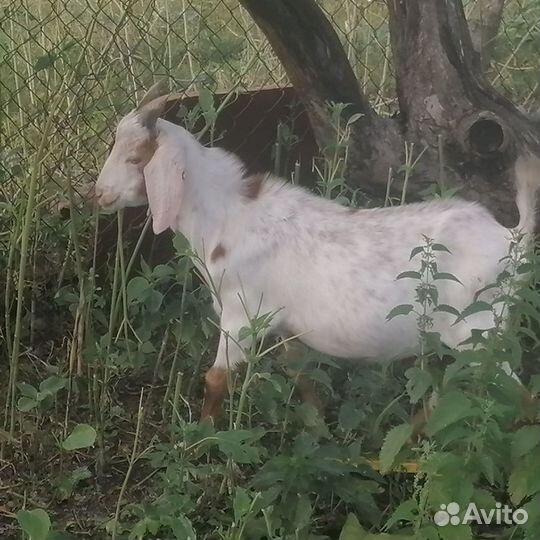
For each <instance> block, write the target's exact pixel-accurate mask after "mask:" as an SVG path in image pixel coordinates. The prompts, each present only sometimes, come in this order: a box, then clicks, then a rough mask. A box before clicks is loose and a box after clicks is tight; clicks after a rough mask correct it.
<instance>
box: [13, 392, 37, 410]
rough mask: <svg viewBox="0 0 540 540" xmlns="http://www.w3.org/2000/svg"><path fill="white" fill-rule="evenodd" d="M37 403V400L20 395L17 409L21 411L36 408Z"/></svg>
mask: <svg viewBox="0 0 540 540" xmlns="http://www.w3.org/2000/svg"><path fill="white" fill-rule="evenodd" d="M37 405H38V402H37V401H36V400H35V399H31V398H27V397H25V396H22V397H20V398H19V400H18V401H17V409H19V411H21V412H28V411H31V410H32V409H34V408H36V407H37Z"/></svg>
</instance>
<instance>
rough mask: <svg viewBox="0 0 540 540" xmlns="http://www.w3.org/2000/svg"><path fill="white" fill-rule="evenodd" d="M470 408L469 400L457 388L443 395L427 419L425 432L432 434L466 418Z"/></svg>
mask: <svg viewBox="0 0 540 540" xmlns="http://www.w3.org/2000/svg"><path fill="white" fill-rule="evenodd" d="M471 409H472V403H471V400H470V399H469V398H468V397H467V396H466V395H465V394H464V393H463V392H460V391H459V390H454V391H452V392H448V394H446V395H444V396H443V397H442V398H441V400H440V401H439V403H438V404H437V406H436V407H435V410H434V411H433V413H432V414H431V416H430V417H429V419H428V422H427V425H426V433H427V435H428V436H430V437H431V436H433V435H435V434H436V433H438V432H439V431H441V430H443V429H445V428H447V427H448V426H450V425H451V424H454V423H455V422H458V421H459V420H462V419H463V418H466V417H467V416H468V415H469V414H470V412H471Z"/></svg>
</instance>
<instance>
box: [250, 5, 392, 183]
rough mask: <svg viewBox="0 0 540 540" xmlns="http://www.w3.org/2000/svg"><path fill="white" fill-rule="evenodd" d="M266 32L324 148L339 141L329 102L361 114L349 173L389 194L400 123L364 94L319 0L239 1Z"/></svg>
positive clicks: (353, 135) (352, 146)
mask: <svg viewBox="0 0 540 540" xmlns="http://www.w3.org/2000/svg"><path fill="white" fill-rule="evenodd" d="M240 3H241V4H242V5H243V6H244V8H245V9H246V10H247V11H248V12H249V13H250V15H251V16H252V18H253V19H254V21H255V22H256V23H257V25H258V26H259V27H260V28H261V30H262V31H263V32H264V34H265V35H266V37H267V38H268V41H269V42H270V44H271V45H272V48H273V50H274V52H275V53H276V55H277V57H278V58H279V60H280V61H281V63H282V64H283V66H284V67H285V70H286V71H287V75H288V77H289V79H290V81H291V83H292V84H293V86H294V87H295V89H296V91H297V93H298V95H299V96H300V99H301V100H302V102H303V104H304V106H305V107H306V110H307V112H308V115H309V118H310V121H311V124H312V127H313V131H314V133H315V136H316V138H317V141H318V143H319V147H320V148H321V149H322V150H324V149H325V148H328V147H330V146H331V145H332V144H334V143H335V126H334V125H333V123H332V117H331V114H330V110H329V107H328V104H329V102H334V103H347V104H350V106H349V107H348V108H347V109H346V111H345V112H346V114H347V116H348V117H350V116H351V115H353V114H357V113H360V114H361V115H362V116H361V118H360V119H359V120H358V121H357V122H356V123H355V129H354V130H353V134H352V138H353V141H352V144H351V146H350V164H351V167H350V171H349V172H350V175H351V177H354V183H355V184H356V185H360V186H362V187H363V188H364V189H366V190H367V191H373V190H372V189H371V188H372V185H373V184H374V185H375V192H376V193H377V194H380V193H381V192H384V186H385V183H386V179H387V173H388V169H389V167H392V166H393V167H395V166H396V165H397V166H399V163H400V159H401V157H400V156H401V151H402V143H401V136H400V134H399V131H398V127H397V125H396V124H395V122H392V121H391V120H388V119H384V118H381V117H379V116H378V115H377V114H376V113H375V112H374V111H373V109H372V108H371V105H370V104H369V101H368V100H367V99H366V97H365V96H364V95H363V94H362V92H361V90H360V85H359V84H358V81H357V79H356V77H355V75H354V72H353V70H352V68H351V65H350V64H349V61H348V59H347V55H346V54H345V50H344V49H343V46H342V45H341V42H340V41H339V38H338V36H337V34H336V33H335V31H334V29H333V27H332V25H331V23H330V22H329V21H328V19H327V18H326V17H325V16H324V14H323V12H322V11H321V9H320V8H319V7H318V6H317V4H316V2H315V1H314V0H272V1H268V0H240Z"/></svg>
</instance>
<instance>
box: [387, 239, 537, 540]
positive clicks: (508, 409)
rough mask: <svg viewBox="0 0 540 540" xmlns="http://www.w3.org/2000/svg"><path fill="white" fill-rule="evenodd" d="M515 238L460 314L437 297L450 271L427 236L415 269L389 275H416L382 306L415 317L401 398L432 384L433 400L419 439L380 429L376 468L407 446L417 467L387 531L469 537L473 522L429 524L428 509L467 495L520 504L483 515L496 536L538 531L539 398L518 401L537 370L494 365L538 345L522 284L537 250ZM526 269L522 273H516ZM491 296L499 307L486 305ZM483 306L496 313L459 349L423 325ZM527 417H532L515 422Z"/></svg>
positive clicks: (532, 270)
mask: <svg viewBox="0 0 540 540" xmlns="http://www.w3.org/2000/svg"><path fill="white" fill-rule="evenodd" d="M514 240H515V241H514V242H513V243H512V245H511V247H510V250H509V253H508V256H507V257H506V262H507V266H506V270H505V271H504V272H502V273H501V275H500V276H499V278H498V280H497V282H496V283H494V284H492V285H490V288H495V290H496V291H497V294H496V296H495V299H494V301H493V302H492V303H491V304H490V303H487V302H484V301H482V300H477V301H475V302H473V303H472V304H471V305H470V306H468V307H467V308H465V309H464V310H463V312H461V313H459V312H458V311H456V310H455V309H454V308H453V307H451V306H448V305H441V304H439V303H438V294H437V286H436V284H437V281H438V280H443V279H452V280H457V279H458V277H457V276H452V275H450V274H446V273H443V272H440V271H439V269H438V267H437V262H436V253H437V252H438V251H447V250H446V248H445V247H444V246H442V245H440V244H437V243H435V242H434V241H433V240H432V239H429V238H426V239H425V243H424V245H423V246H419V247H418V248H416V249H415V250H413V252H412V253H411V259H414V258H416V257H418V258H419V261H420V264H419V269H418V271H408V272H404V273H402V274H401V275H400V276H398V278H399V279H413V280H416V281H417V286H416V301H417V304H416V306H413V305H401V306H396V308H394V310H392V312H391V313H390V314H389V317H394V316H404V315H409V314H414V315H415V316H416V317H417V323H418V328H419V330H420V336H421V354H420V355H419V357H418V359H417V361H416V366H414V367H412V368H410V369H409V370H407V372H406V377H407V379H408V381H407V392H408V394H409V399H410V401H411V403H419V402H422V406H423V407H424V408H425V409H426V410H427V409H429V403H428V402H429V397H428V396H429V394H430V393H431V392H436V394H437V395H438V400H437V404H436V406H435V408H434V410H433V412H432V414H431V415H430V416H429V418H428V420H427V424H426V426H425V434H426V436H427V438H426V439H424V440H423V441H422V442H421V443H420V444H418V445H417V447H416V448H412V449H410V448H406V446H407V442H408V441H409V439H410V437H411V435H412V426H411V425H410V424H403V425H400V426H396V427H394V428H393V429H392V430H390V432H389V433H388V434H387V436H386V439H385V442H384V445H383V447H382V450H381V456H380V457H381V463H382V466H383V468H386V470H389V469H390V468H391V467H392V466H393V465H395V464H396V463H398V462H399V461H401V460H403V459H404V458H405V457H406V456H410V455H411V454H412V455H413V456H415V459H416V460H417V462H418V465H419V472H418V473H417V474H416V476H415V479H414V482H413V490H412V493H411V494H410V497H409V498H408V499H407V500H405V501H404V502H402V503H401V504H400V505H399V506H398V507H397V508H396V509H395V511H394V512H393V513H392V515H391V516H390V518H389V519H388V520H387V521H386V524H385V530H387V531H397V530H399V531H401V530H406V531H413V532H414V538H417V539H426V540H427V539H438V538H441V539H446V538H448V539H450V538H452V539H453V538H460V539H464V538H473V537H474V538H477V537H478V534H479V533H481V532H482V527H481V526H480V527H478V526H476V524H477V523H478V522H470V521H469V522H463V521H462V520H460V522H459V524H457V525H452V524H450V525H448V526H446V527H445V526H438V525H437V524H436V523H434V519H433V518H434V515H435V514H436V513H437V512H438V511H441V509H443V510H444V509H446V508H447V505H448V504H449V503H452V502H453V503H456V504H457V505H459V507H460V508H461V509H462V510H464V509H466V508H467V507H468V505H470V504H471V503H474V504H476V505H477V507H478V508H482V509H485V510H486V512H489V511H490V509H496V508H499V507H500V506H501V505H504V504H508V505H510V506H513V507H514V508H519V507H522V508H523V509H524V510H526V512H527V513H528V521H527V522H526V523H524V524H523V523H521V524H518V523H511V522H507V523H506V524H503V525H502V526H501V525H500V524H498V525H497V529H493V528H492V529H490V528H489V522H485V523H484V530H485V529H486V528H487V530H488V531H490V530H491V531H495V530H496V532H497V534H498V535H500V536H498V538H524V539H531V540H532V539H533V538H536V537H537V532H538V530H539V526H540V460H538V452H539V451H540V450H539V446H540V426H539V425H538V419H539V415H538V405H537V404H536V403H534V402H529V403H527V397H528V396H534V395H536V394H538V392H539V390H540V376H538V375H533V376H532V377H531V378H530V380H529V381H527V383H528V384H527V385H526V386H523V385H522V384H521V383H520V382H518V381H517V380H516V378H515V377H513V376H511V375H509V374H508V373H507V372H506V371H505V369H503V368H502V367H501V364H502V363H503V362H507V363H508V364H509V365H510V366H511V368H512V370H514V371H516V372H519V371H520V370H521V363H522V359H523V355H524V352H525V351H524V348H523V344H524V343H528V345H529V346H532V347H537V346H538V338H537V332H536V331H535V330H536V329H537V328H538V324H539V322H540V312H539V307H540V293H539V292H538V290H537V289H536V288H534V287H531V286H530V285H529V283H536V282H537V278H538V261H539V259H538V254H531V253H527V252H525V251H524V248H523V244H522V243H520V242H519V238H518V237H516V238H515V239H514ZM525 274H526V275H527V276H528V278H529V279H522V278H523V277H524V275H525ZM497 304H498V305H499V306H498V307H499V309H498V310H497V311H494V307H495V306H496V305H497ZM484 310H491V311H493V313H494V314H496V313H499V314H500V316H497V317H495V321H496V325H495V328H494V329H492V330H491V331H489V332H476V333H474V335H473V336H472V337H471V338H470V339H469V340H468V341H467V342H465V343H464V344H463V345H464V346H465V348H464V349H460V350H455V349H449V348H447V347H445V346H444V345H443V344H442V343H441V342H440V338H439V335H438V334H436V333H433V332H432V331H431V329H432V326H433V314H434V313H436V312H437V311H444V312H446V313H450V314H453V315H455V317H456V321H458V320H459V319H462V318H466V317H467V316H470V315H472V314H474V313H477V312H479V311H484ZM505 317H506V318H507V320H506V324H503V318H505ZM443 357H445V359H447V360H448V361H449V363H447V364H446V365H443V364H441V360H442V359H443ZM431 360H434V361H433V362H432V361H431ZM527 405H528V407H527ZM527 421H529V422H533V423H534V425H521V427H519V426H520V424H523V423H526V422H527ZM493 523H495V522H494V521H493ZM488 534H489V533H488Z"/></svg>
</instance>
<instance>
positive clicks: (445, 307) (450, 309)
mask: <svg viewBox="0 0 540 540" xmlns="http://www.w3.org/2000/svg"><path fill="white" fill-rule="evenodd" d="M434 311H442V312H443V313H450V314H451V315H455V316H456V317H459V311H458V310H457V309H456V308H455V307H452V306H449V305H448V304H439V305H438V306H437V307H436V308H435V310H434Z"/></svg>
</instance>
